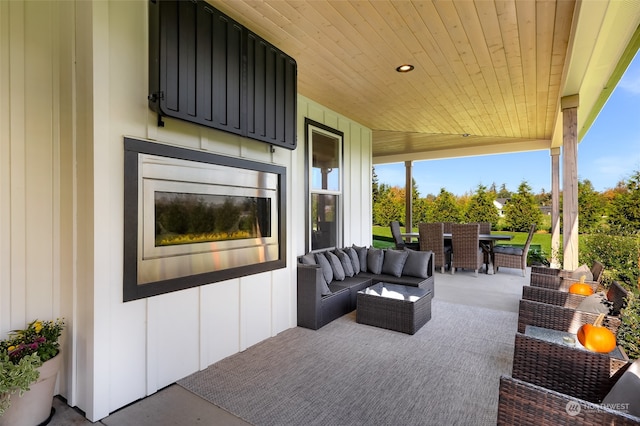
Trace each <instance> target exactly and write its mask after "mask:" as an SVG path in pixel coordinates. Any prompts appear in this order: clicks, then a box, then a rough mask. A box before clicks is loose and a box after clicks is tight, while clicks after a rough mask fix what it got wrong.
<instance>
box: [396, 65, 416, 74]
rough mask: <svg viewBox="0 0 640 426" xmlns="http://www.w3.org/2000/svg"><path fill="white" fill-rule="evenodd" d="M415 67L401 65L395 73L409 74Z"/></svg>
mask: <svg viewBox="0 0 640 426" xmlns="http://www.w3.org/2000/svg"><path fill="white" fill-rule="evenodd" d="M414 68H415V67H414V66H413V65H411V64H403V65H400V66H399V67H398V68H396V71H398V72H409V71H413V69H414Z"/></svg>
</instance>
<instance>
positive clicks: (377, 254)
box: [366, 247, 384, 274]
mask: <svg viewBox="0 0 640 426" xmlns="http://www.w3.org/2000/svg"><path fill="white" fill-rule="evenodd" d="M383 262H384V252H383V251H382V249H377V248H374V247H369V250H367V269H366V270H367V271H369V272H371V273H373V274H381V273H382V263H383Z"/></svg>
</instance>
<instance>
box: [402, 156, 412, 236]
mask: <svg viewBox="0 0 640 426" xmlns="http://www.w3.org/2000/svg"><path fill="white" fill-rule="evenodd" d="M404 168H405V184H404V199H405V212H404V218H405V220H404V229H405V231H404V232H411V230H412V229H413V214H412V213H413V196H412V195H413V185H412V183H413V177H412V173H413V170H412V162H411V161H405V162H404ZM407 241H411V238H409V237H407Z"/></svg>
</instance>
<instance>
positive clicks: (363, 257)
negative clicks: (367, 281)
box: [352, 244, 369, 272]
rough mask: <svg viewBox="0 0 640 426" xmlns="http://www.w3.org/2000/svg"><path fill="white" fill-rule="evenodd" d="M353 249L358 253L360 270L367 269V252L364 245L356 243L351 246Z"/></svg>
mask: <svg viewBox="0 0 640 426" xmlns="http://www.w3.org/2000/svg"><path fill="white" fill-rule="evenodd" d="M352 247H353V249H354V250H355V251H356V253H358V260H360V272H364V271H366V270H367V253H368V252H369V251H368V250H367V248H366V247H358V246H357V245H355V244H354V245H353V246H352Z"/></svg>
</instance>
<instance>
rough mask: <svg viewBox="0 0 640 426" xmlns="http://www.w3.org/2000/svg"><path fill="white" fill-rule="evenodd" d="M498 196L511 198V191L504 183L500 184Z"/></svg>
mask: <svg viewBox="0 0 640 426" xmlns="http://www.w3.org/2000/svg"><path fill="white" fill-rule="evenodd" d="M496 198H511V191H509V190H508V189H507V185H505V184H504V183H503V184H502V185H500V191H498V193H497V194H496Z"/></svg>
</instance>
